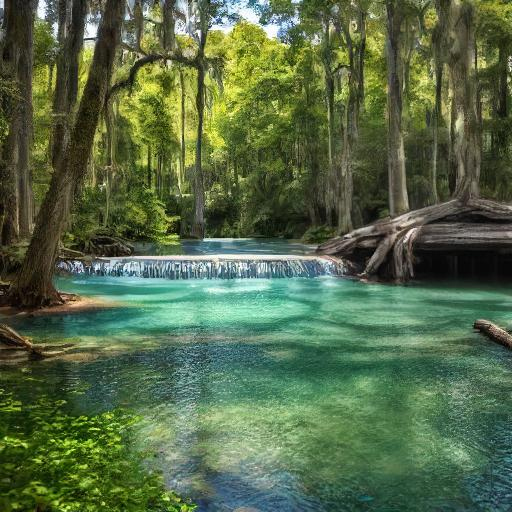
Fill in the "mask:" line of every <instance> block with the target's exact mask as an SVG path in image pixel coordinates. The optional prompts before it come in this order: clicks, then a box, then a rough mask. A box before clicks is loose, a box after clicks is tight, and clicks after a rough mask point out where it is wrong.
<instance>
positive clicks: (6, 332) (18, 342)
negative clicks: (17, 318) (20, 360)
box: [0, 324, 74, 359]
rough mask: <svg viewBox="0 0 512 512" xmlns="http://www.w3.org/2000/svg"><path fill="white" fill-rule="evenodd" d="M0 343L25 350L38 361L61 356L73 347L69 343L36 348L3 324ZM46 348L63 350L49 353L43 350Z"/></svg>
mask: <svg viewBox="0 0 512 512" xmlns="http://www.w3.org/2000/svg"><path fill="white" fill-rule="evenodd" d="M0 342H1V343H4V344H5V345H9V346H13V347H17V348H21V349H24V350H27V351H28V352H29V353H30V354H31V355H32V356H33V357H36V358H38V359H44V358H47V357H55V356H58V355H61V354H65V353H66V352H67V349H69V348H72V347H74V345H73V344H71V343H66V344H64V345H59V346H58V347H57V346H56V345H51V346H37V345H34V343H32V342H31V341H30V340H29V339H28V338H25V337H24V336H21V334H18V333H17V332H16V331H15V330H14V329H12V328H11V327H9V326H8V325H5V324H0ZM48 348H62V349H64V350H58V351H51V352H47V351H46V350H45V349H48Z"/></svg>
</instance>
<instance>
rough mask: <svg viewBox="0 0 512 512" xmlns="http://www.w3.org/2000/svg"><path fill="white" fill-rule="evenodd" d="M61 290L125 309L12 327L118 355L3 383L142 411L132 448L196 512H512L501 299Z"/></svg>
mask: <svg viewBox="0 0 512 512" xmlns="http://www.w3.org/2000/svg"><path fill="white" fill-rule="evenodd" d="M59 285H60V287H61V288H63V289H65V290H68V291H74V292H77V293H81V294H85V295H99V296H102V297H106V298H110V299H115V300H117V301H119V302H121V303H122V307H119V308H117V309H110V310H104V311H96V312H93V313H86V314H78V315H74V316H71V315H68V316H51V317H46V318H41V317H38V318H32V319H24V320H16V321H13V320H10V322H11V323H12V324H13V325H14V326H15V327H19V328H20V329H22V330H23V332H26V333H28V334H33V335H37V336H39V337H41V336H43V337H46V338H48V339H52V338H55V337H58V338H62V337H66V338H75V339H79V340H80V343H82V344H83V346H84V347H95V346H100V347H106V346H108V347H111V348H112V350H113V353H112V354H111V355H103V356H102V357H100V358H98V359H96V360H92V361H88V362H80V363H78V362H63V361H53V362H44V363H32V364H29V365H27V366H26V367H25V368H24V370H23V372H22V371H21V369H13V368H11V369H8V370H6V371H1V372H0V373H1V375H2V377H1V380H0V383H2V385H5V384H6V382H5V381H8V382H7V384H8V385H15V386H17V387H19V389H20V392H22V393H26V394H31V395H32V396H33V395H34V394H37V393H40V392H43V391H44V390H46V391H48V390H50V391H54V392H55V393H56V394H58V396H59V397H60V396H67V398H68V399H69V400H70V401H71V404H72V406H73V408H74V409H75V410H76V411H77V412H94V411H98V410H103V409H108V408H112V407H116V406H125V407H129V408H131V409H132V410H134V411H136V412H138V413H140V414H141V415H142V416H143V421H142V423H141V426H140V430H139V432H138V443H139V444H140V445H141V446H144V447H145V448H148V449H150V450H151V451H153V452H155V453H156V454H157V456H156V457H155V458H154V460H152V462H151V464H154V465H155V466H157V467H159V468H161V469H163V471H164V473H165V475H166V479H167V482H168V483H169V485H170V486H171V487H173V488H177V489H178V490H179V491H180V492H182V493H183V494H185V495H188V496H191V497H192V498H193V499H194V500H196V501H197V502H198V503H199V505H200V510H205V511H206V510H208V511H230V510H235V509H237V508H239V507H253V508H254V509H257V510H260V511H283V512H287V511H305V510H308V511H343V510H379V511H380V510H388V511H391V510H394V511H395V510H400V511H402V510H418V511H420V510H421V511H423V510H441V511H470V510H471V511H472V510H496V511H506V510H510V506H511V503H512V430H511V421H510V411H512V353H511V352H507V351H506V350H505V349H503V348H502V347H500V346H497V345H495V344H493V343H491V342H489V341H488V340H486V339H484V338H482V337H480V336H478V335H476V334H474V333H473V332H472V329H471V326H472V322H473V321H474V320H475V318H477V317H484V318H491V319H493V320H495V321H497V322H501V323H502V324H503V325H510V319H511V311H512V291H510V290H509V289H507V288H505V287H499V286H494V287H482V286H480V285H474V286H470V285H467V286H462V285H449V286H448V285H442V286H441V285H439V286H437V285H429V286H420V285H414V286H409V287H393V286H382V285H364V284H360V283H356V282H352V281H349V280H344V279H336V278H319V279H276V280H271V279H269V280H265V279H261V280H258V279H256V280H244V281H236V280H235V281H186V282H183V281H174V282H171V281H164V280H158V279H147V280H144V279H137V278H106V277H105V278H94V277H92V278H85V279H83V278H82V279H79V278H73V279H71V278H67V279H62V280H61V281H60V282H59ZM27 376H30V380H27ZM2 381H4V382H2Z"/></svg>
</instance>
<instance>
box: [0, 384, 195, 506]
mask: <svg viewBox="0 0 512 512" xmlns="http://www.w3.org/2000/svg"><path fill="white" fill-rule="evenodd" d="M137 422H138V418H137V417H136V416H134V415H133V414H131V413H129V412H128V411H124V410H121V409H114V410H112V411H107V412H101V413H99V414H96V415H79V416H78V415H73V414H71V413H70V412H69V410H68V406H67V403H66V401H65V400H55V399H52V398H50V397H46V396H43V397H39V398H37V399H34V400H33V401H32V402H26V401H22V400H20V399H19V398H18V397H17V396H16V395H15V393H13V392H9V391H6V390H4V389H0V439H1V440H0V455H1V457H2V464H0V508H1V509H2V510H3V511H6V512H25V511H27V510H32V511H37V512H44V511H52V510H53V511H56V510H58V511H61V512H77V511H100V510H108V511H109V512H140V511H142V510H144V511H147V512H164V511H167V512H192V511H193V510H195V508H196V507H195V506H194V505H193V504H192V503H191V502H189V501H186V500H183V499H182V498H181V497H179V496H178V495H177V494H176V493H174V492H172V491H169V490H166V489H165V486H164V482H163V478H162V476H161V474H159V473H156V472H152V471H150V470H149V469H147V468H146V467H145V464H144V460H145V458H146V457H147V455H143V454H142V453H140V452H137V451H134V450H133V441H132V437H133V429H134V427H135V426H136V424H137Z"/></svg>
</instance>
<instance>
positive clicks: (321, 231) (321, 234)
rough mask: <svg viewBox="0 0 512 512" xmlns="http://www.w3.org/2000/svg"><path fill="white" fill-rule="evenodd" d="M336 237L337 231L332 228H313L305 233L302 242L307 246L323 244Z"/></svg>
mask: <svg viewBox="0 0 512 512" xmlns="http://www.w3.org/2000/svg"><path fill="white" fill-rule="evenodd" d="M335 235H336V231H335V229H334V228H332V227H331V226H312V227H310V228H309V229H308V230H307V231H306V232H305V233H304V235H303V236H302V240H303V241H304V242H305V243H307V244H321V243H322V242H325V241H326V240H329V238H332V237H333V236H335Z"/></svg>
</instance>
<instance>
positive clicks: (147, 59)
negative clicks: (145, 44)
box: [107, 52, 199, 101]
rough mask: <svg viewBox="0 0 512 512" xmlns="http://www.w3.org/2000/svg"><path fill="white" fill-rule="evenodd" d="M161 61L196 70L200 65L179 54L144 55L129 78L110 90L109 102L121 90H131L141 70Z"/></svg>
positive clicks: (136, 62)
mask: <svg viewBox="0 0 512 512" xmlns="http://www.w3.org/2000/svg"><path fill="white" fill-rule="evenodd" d="M159 61H161V62H167V61H172V62H179V63H180V64H184V65H186V66H189V67H193V68H196V69H197V67H198V65H199V64H198V62H197V58H196V57H193V58H188V57H185V56H184V55H182V54H181V53H178V52H173V53H167V54H165V53H150V54H149V55H144V56H143V57H141V58H140V59H137V60H136V61H135V62H134V63H133V65H132V67H131V68H130V71H129V73H128V76H127V78H125V79H124V80H119V81H118V82H116V83H115V84H114V85H113V86H112V87H111V88H110V90H109V91H108V93H107V101H109V100H110V98H111V97H112V96H113V95H114V94H116V93H117V92H119V91H120V90H121V89H125V88H127V87H129V88H131V87H132V86H133V84H134V83H135V79H136V78H137V73H138V72H139V70H140V69H141V68H143V67H144V66H146V65H147V64H152V63H154V62H159Z"/></svg>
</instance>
